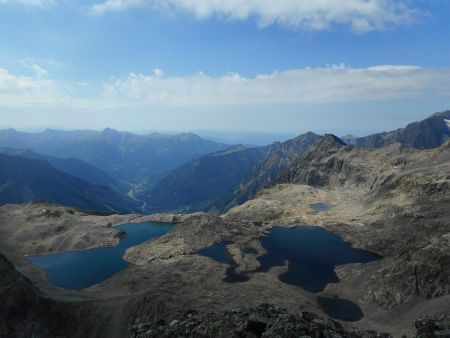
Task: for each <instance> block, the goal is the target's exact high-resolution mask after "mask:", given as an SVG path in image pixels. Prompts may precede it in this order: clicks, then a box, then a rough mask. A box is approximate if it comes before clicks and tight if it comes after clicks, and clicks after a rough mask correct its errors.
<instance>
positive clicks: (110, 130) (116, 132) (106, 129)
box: [102, 128, 119, 134]
mask: <svg viewBox="0 0 450 338" xmlns="http://www.w3.org/2000/svg"><path fill="white" fill-rule="evenodd" d="M102 133H104V134H119V132H118V131H117V130H115V129H112V128H105V129H103V131H102Z"/></svg>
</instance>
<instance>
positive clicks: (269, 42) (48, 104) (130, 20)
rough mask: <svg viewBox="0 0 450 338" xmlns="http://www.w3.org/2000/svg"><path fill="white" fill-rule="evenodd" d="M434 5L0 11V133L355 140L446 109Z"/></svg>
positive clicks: (76, 5)
mask: <svg viewBox="0 0 450 338" xmlns="http://www.w3.org/2000/svg"><path fill="white" fill-rule="evenodd" d="M449 19H450V2H449V1H446V0H442V1H437V0H436V1H433V0H422V1H420V0H416V1H413V0H405V1H402V0H400V1H388V0H369V1H366V0H342V1H335V0H321V1H313V0H308V1H306V0H279V1H277V2H273V1H268V0H259V1H257V0H166V1H158V0H92V1H77V0H72V1H68V0H0V127H15V128H18V129H24V128H44V127H53V128H94V129H102V128H104V127H106V126H108V127H113V128H117V129H122V130H180V131H181V130H196V129H212V130H237V131H242V130H249V131H265V132H274V133H275V132H276V133H280V132H294V133H296V132H298V133H300V132H304V131H307V130H314V131H317V132H334V133H337V134H343V133H347V132H351V133H355V134H366V133H370V132H376V131H381V130H388V129H393V128H397V127H400V126H402V125H404V124H405V123H407V122H410V121H414V120H417V119H421V118H423V117H425V116H427V115H429V114H431V113H432V112H435V111H438V110H443V109H450V104H449V103H450V65H449V63H450V20H449Z"/></svg>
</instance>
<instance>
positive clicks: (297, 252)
mask: <svg viewBox="0 0 450 338" xmlns="http://www.w3.org/2000/svg"><path fill="white" fill-rule="evenodd" d="M228 244H229V242H223V243H219V244H215V245H213V246H211V247H208V248H205V249H203V250H200V251H199V252H198V254H200V255H203V256H208V257H210V258H212V259H214V260H216V261H219V262H222V263H228V264H229V267H228V268H227V271H226V273H227V276H226V278H225V279H224V281H226V282H230V283H236V282H245V281H247V280H248V279H249V277H248V276H249V275H251V274H252V273H254V272H267V271H269V270H270V269H271V268H272V267H274V266H282V265H284V264H285V263H284V262H285V261H287V262H288V271H287V272H285V273H283V274H281V275H280V276H279V279H280V280H281V281H282V282H284V283H288V284H292V285H295V286H298V287H300V288H302V289H304V290H307V291H310V292H313V293H319V292H321V291H323V290H324V288H325V286H326V285H327V284H329V283H336V282H338V281H339V279H338V277H337V275H336V273H335V272H334V268H335V267H336V266H337V265H342V264H348V263H368V262H372V261H374V260H377V259H379V258H380V257H379V256H378V255H376V254H374V253H371V252H368V251H365V250H361V249H356V248H353V247H352V246H351V245H350V244H349V243H347V242H345V241H344V240H343V239H342V238H340V237H339V236H337V235H335V234H333V233H332V232H330V231H327V230H324V229H322V228H320V227H306V226H298V227H295V228H283V227H273V228H272V229H271V230H270V231H269V233H268V234H267V235H266V236H264V237H262V239H261V244H262V246H263V247H264V249H266V251H267V253H266V254H265V255H263V256H260V257H258V258H257V259H258V261H259V262H260V267H259V268H258V269H256V270H254V271H250V272H247V273H246V274H237V273H236V267H237V264H236V263H235V262H234V260H233V258H232V256H231V255H230V254H229V253H228V250H227V248H226V247H227V245H228ZM255 251H256V250H254V249H253V250H251V248H245V249H244V250H243V253H245V254H255ZM318 303H319V305H320V306H321V307H322V309H323V310H324V312H325V313H327V314H328V315H329V316H330V317H333V318H336V319H340V320H344V321H357V320H360V319H361V318H362V317H363V316H364V314H363V312H362V310H361V309H360V308H359V306H358V305H357V304H355V303H352V302H351V301H348V300H345V299H340V298H327V297H319V298H318Z"/></svg>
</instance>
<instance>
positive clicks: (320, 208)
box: [309, 203, 334, 212]
mask: <svg viewBox="0 0 450 338" xmlns="http://www.w3.org/2000/svg"><path fill="white" fill-rule="evenodd" d="M309 207H310V208H311V209H313V210H314V211H315V212H327V211H330V210H331V209H333V208H334V206H333V205H331V204H330V203H313V204H310V205H309Z"/></svg>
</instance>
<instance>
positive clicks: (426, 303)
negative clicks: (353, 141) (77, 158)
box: [0, 135, 450, 337]
mask: <svg viewBox="0 0 450 338" xmlns="http://www.w3.org/2000/svg"><path fill="white" fill-rule="evenodd" d="M449 182H450V141H447V142H446V143H445V144H443V145H442V146H440V147H439V148H435V149H430V150H415V149H412V148H408V147H405V146H403V145H400V144H392V145H389V146H386V147H383V148H377V149H373V148H355V147H353V146H347V145H345V143H344V142H342V141H341V140H340V139H338V138H336V137H335V136H332V135H327V136H324V137H322V138H320V139H319V140H318V141H317V142H316V143H314V144H313V145H312V146H311V147H310V148H309V149H308V150H306V151H305V152H304V153H303V154H301V156H297V157H296V158H295V159H294V160H293V161H291V162H290V163H289V165H287V166H285V169H284V170H283V171H282V172H281V174H280V175H279V176H278V177H276V178H274V179H273V181H272V184H271V185H270V186H268V187H267V188H266V189H262V190H260V191H259V192H258V193H257V195H256V196H255V198H253V199H251V200H249V201H247V202H246V203H244V204H242V205H239V206H236V207H234V208H232V209H230V210H229V211H228V212H227V213H226V214H224V215H221V216H215V215H211V214H205V213H196V214H189V215H173V214H159V215H150V216H139V215H109V216H108V215H93V214H89V213H86V212H83V211H81V210H78V209H73V208H67V207H62V206H53V205H50V204H46V203H31V204H28V205H7V206H4V207H1V208H0V252H2V253H3V254H4V255H5V256H6V258H7V259H8V260H9V261H11V262H12V263H13V265H14V267H15V268H16V269H17V271H18V272H20V273H21V274H22V275H23V276H25V277H26V278H28V279H29V281H31V284H30V283H28V282H27V283H28V284H18V285H22V287H21V288H23V289H29V288H30V287H31V288H32V289H33V290H34V291H33V293H32V294H33V295H36V294H37V293H39V296H38V298H37V299H41V298H44V299H49V300H51V301H52V302H53V301H54V302H56V305H55V306H69V308H70V309H72V310H71V311H70V312H69V314H71V315H73V316H74V317H73V318H69V319H68V320H71V321H72V322H73V323H76V322H77V321H78V320H84V321H86V322H85V323H84V324H83V325H80V330H81V331H77V329H74V332H80V334H81V333H82V332H83V331H82V330H83V328H84V327H85V325H87V326H92V327H93V330H94V329H95V332H97V333H98V336H108V337H128V336H130V335H133V332H134V334H135V335H136V336H142V337H147V336H148V337H153V336H155V335H160V336H167V337H176V336H178V335H180V334H181V332H183V335H185V336H188V337H189V336H191V337H198V336H201V335H200V334H203V335H204V336H208V335H209V336H211V335H216V336H221V335H222V336H224V337H225V336H229V335H228V334H230V333H231V332H233V334H235V330H237V331H236V332H238V333H239V332H240V333H239V334H240V336H244V337H245V336H248V337H252V335H253V336H255V335H254V333H252V332H251V331H252V330H250V329H248V328H249V326H250V327H252V325H254V320H253V319H252V318H253V317H254V315H257V314H258V313H259V312H260V310H261V311H266V310H267V311H269V314H266V315H265V317H267V318H268V320H267V318H265V319H264V321H265V324H266V326H265V327H264V330H262V331H259V333H258V332H257V333H256V336H261V335H265V336H267V337H276V335H277V334H278V336H283V334H286V335H288V334H291V333H288V332H286V331H280V330H284V329H286V330H288V329H289V328H293V330H298V331H293V332H294V333H292V334H293V335H294V336H295V335H297V336H298V335H306V336H308V335H309V336H316V337H322V336H323V337H330V336H336V337H339V335H340V336H342V337H346V336H349V337H378V336H379V337H381V336H382V335H377V334H376V333H375V332H369V333H367V330H375V331H378V332H389V333H390V334H391V335H392V336H394V337H401V336H402V335H403V334H405V335H407V336H408V337H412V336H414V335H415V334H416V331H419V332H417V335H416V336H417V337H433V335H435V336H439V335H440V336H443V337H445V334H447V333H445V332H446V331H445V330H448V328H447V326H445V325H447V324H445V325H444V324H442V323H444V322H445V317H442V318H443V319H442V320H440V319H439V318H441V317H439V315H440V314H448V313H450V290H449V285H450V273H449V266H450V264H449V263H450V261H449V255H450V254H449V253H450V250H449V248H450V245H449V244H450V243H449V236H450V228H449V227H450V224H449V223H448V219H449V212H450V209H449V208H448V206H449V205H450V194H449ZM316 203H328V204H330V205H331V206H332V208H331V209H329V210H326V211H323V212H317V211H316V210H314V209H313V208H312V205H313V204H316ZM146 220H156V221H166V222H167V221H169V222H174V223H177V225H176V226H175V227H174V228H173V229H172V230H171V231H170V232H169V233H168V234H167V235H165V236H162V237H159V238H156V239H153V240H151V241H148V242H145V243H143V244H141V245H138V246H135V247H132V248H129V249H128V250H127V252H126V253H125V259H126V260H127V261H129V262H130V263H132V264H130V265H129V267H128V268H127V269H126V270H124V271H122V272H120V273H118V274H116V275H114V276H112V277H111V278H109V279H107V280H105V281H103V282H102V283H100V284H97V285H94V286H92V287H90V288H88V289H85V290H82V291H72V290H62V289H57V288H55V287H53V286H52V285H50V284H49V282H48V280H47V279H46V276H45V274H44V273H43V272H42V271H41V270H40V269H38V268H36V267H34V266H31V265H30V264H29V262H28V261H27V260H26V257H25V256H26V255H35V254H45V253H49V252H57V251H63V250H73V249H84V248H88V247H94V246H104V245H114V244H116V243H117V242H118V238H117V237H116V235H117V230H116V229H115V228H114V225H116V224H119V223H126V222H143V221H146ZM298 224H306V225H311V226H321V227H324V228H326V229H328V230H331V231H333V232H335V233H337V234H339V235H340V236H342V237H343V238H344V239H345V240H347V241H348V242H350V243H352V245H354V246H355V247H359V248H363V249H366V250H369V251H372V252H374V253H377V254H379V255H380V256H381V259H379V260H377V261H374V262H371V263H368V264H347V265H341V266H338V267H336V273H337V275H338V276H339V282H338V283H334V284H328V285H327V287H326V288H325V290H324V291H323V292H321V293H320V294H315V293H310V292H307V291H305V290H303V289H301V288H299V287H296V286H294V285H290V284H286V283H283V282H282V281H281V280H280V279H279V276H280V275H281V274H282V273H284V272H286V271H287V269H288V264H287V262H285V263H284V265H280V266H274V267H273V268H271V269H270V270H269V271H267V272H254V271H255V269H256V268H257V267H258V265H259V261H258V260H257V257H259V256H261V255H263V254H264V253H265V249H264V247H263V246H262V245H261V241H260V240H261V237H262V236H264V235H265V234H266V233H267V231H269V230H270V228H271V227H272V226H274V225H281V226H285V227H291V226H295V225H298ZM221 242H228V244H227V247H226V248H227V251H228V252H229V253H230V255H231V257H232V259H233V261H234V265H233V266H232V265H230V264H228V263H223V262H217V261H214V260H212V259H210V258H208V257H205V256H201V255H198V254H197V252H198V250H200V249H203V248H206V247H209V246H211V245H213V244H216V243H221ZM248 248H251V249H252V251H253V253H252V252H250V253H249V252H248V251H246V250H245V249H248ZM5 266H7V267H8V266H9V267H8V269H9V270H8V271H12V270H11V266H10V265H8V264H6V263H5ZM230 269H232V271H231V272H233V271H234V273H236V274H238V275H241V276H244V275H245V276H246V278H245V279H242V280H240V282H237V283H230V282H228V281H227V280H226V277H227V274H228V273H230ZM10 273H11V272H10ZM11 275H12V276H14V278H18V279H20V278H23V277H18V275H17V274H12V273H11ZM36 288H37V289H36ZM3 289H7V287H6V286H2V290H3ZM27 292H28V291H27ZM318 296H325V297H331V298H340V299H347V300H350V301H352V302H354V303H355V304H357V305H358V306H359V307H360V308H361V309H362V311H363V313H364V314H365V316H364V318H362V319H361V320H360V321H358V322H354V323H351V324H348V323H342V324H341V325H342V327H340V326H339V325H338V324H336V323H335V322H334V321H332V320H329V319H321V318H319V316H321V317H326V314H325V312H324V309H322V308H321V306H320V305H319V303H318ZM32 297H35V296H32ZM33 299H34V298H33ZM36 302H38V303H39V301H36ZM34 303H35V301H33V304H34ZM263 303H270V304H273V305H274V307H267V306H262V305H261V304H263ZM62 304H65V305H62ZM72 306H75V307H74V308H71V307H72ZM278 307H282V308H285V309H286V310H280V309H278ZM29 308H30V309H32V310H31V311H34V310H33V309H34V307H33V306H30V307H29ZM235 308H243V309H242V310H239V311H235V313H234V314H233V312H232V311H231V312H226V313H224V312H223V311H224V310H226V309H235ZM249 308H253V309H249ZM36 309H39V307H37V308H36ZM258 309H260V310H258ZM264 309H265V310H264ZM188 310H189V311H190V314H191V316H190V317H186V316H185V313H186V311H188ZM36 311H37V310H36ZM309 312H313V313H317V314H318V315H308V313H309ZM59 313H61V316H65V313H66V312H65V310H60V311H59ZM85 313H88V314H89V316H88V317H86V316H83V315H82V314H85ZM196 313H198V314H196ZM209 313H214V314H209ZM424 315H432V316H434V318H437V319H439V320H437V321H436V320H434V319H422V320H421V321H418V322H416V326H414V321H415V320H417V319H418V318H422V317H423V316H424ZM305 316H306V317H307V316H310V317H308V318H309V319H308V318H306V317H305ZM250 317H252V318H250ZM287 317H289V318H291V319H292V320H291V319H289V321H288V322H286V321H287V319H286V318H287ZM37 318H38V317H37ZM80 318H82V319H80ZM87 318H95V321H93V322H92V321H91V319H87ZM61 320H66V318H65V317H64V318H63V319H61ZM162 320H164V322H165V324H164V323H163V322H162ZM258 320H259V319H258ZM38 321H39V322H40V321H41V320H40V319H38ZM42 321H43V323H45V319H43V320H42ZM174 321H175V322H174ZM277 323H278V324H277ZM288 323H290V324H288ZM291 324H292V325H291ZM17 325H18V324H17ZM259 325H260V324H259ZM317 326H319V331H317ZM260 327H261V325H260ZM133 328H134V331H133ZM10 329H11V330H15V331H14V332H20V331H16V330H19V329H18V326H12V328H10ZM198 330H200V331H198ZM239 330H240V331H239ZM315 330H316V331H315ZM435 331H436V332H438V331H440V333H435ZM49 332H50V331H49ZM55 332H57V331H55ZM280 332H281V333H280ZM430 332H431V333H430ZM19 335H20V334H19ZM48 335H49V336H52V335H55V336H56V335H57V334H53V333H51V332H50V333H49V334H48ZM358 335H359V336H358ZM38 336H39V335H38ZM41 336H42V335H41ZM69 336H70V335H69ZM73 336H76V335H75V333H74V335H73ZM237 336H239V335H237ZM288 336H289V335H288ZM386 337H387V336H386Z"/></svg>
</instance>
